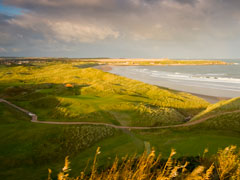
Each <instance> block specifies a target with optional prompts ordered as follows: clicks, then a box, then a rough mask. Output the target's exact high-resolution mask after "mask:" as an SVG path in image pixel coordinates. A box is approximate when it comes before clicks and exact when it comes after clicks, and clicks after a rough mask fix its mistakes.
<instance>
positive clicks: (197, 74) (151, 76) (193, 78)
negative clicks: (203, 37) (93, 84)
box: [110, 59, 240, 98]
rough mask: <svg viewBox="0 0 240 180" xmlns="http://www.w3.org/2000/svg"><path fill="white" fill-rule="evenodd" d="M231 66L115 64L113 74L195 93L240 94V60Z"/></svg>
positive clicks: (233, 95)
mask: <svg viewBox="0 0 240 180" xmlns="http://www.w3.org/2000/svg"><path fill="white" fill-rule="evenodd" d="M222 61H225V62H228V63H231V64H230V65H194V66H189V65H179V66H168V65H164V66H112V70H111V71H110V72H111V73H114V74H118V75H121V76H125V77H128V78H131V79H135V80H139V81H142V82H145V83H149V84H153V85H157V86H161V87H165V88H170V89H174V90H179V91H185V92H189V93H194V94H200V95H207V96H214V97H225V98H233V97H240V59H228V60H226V59H222Z"/></svg>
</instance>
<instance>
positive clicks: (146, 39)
mask: <svg viewBox="0 0 240 180" xmlns="http://www.w3.org/2000/svg"><path fill="white" fill-rule="evenodd" d="M239 9H240V0H0V56H43V57H47V56H55V57H129V58H130V57H131V58H134V57H135V58H141V57H142V58H163V57H168V58H195V59H197V58H240V10H239Z"/></svg>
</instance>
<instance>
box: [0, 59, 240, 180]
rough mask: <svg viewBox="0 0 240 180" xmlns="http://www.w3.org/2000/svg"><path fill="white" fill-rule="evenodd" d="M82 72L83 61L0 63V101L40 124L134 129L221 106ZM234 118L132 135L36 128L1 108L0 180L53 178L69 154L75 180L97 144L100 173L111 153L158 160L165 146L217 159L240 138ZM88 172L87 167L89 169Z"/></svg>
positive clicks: (62, 127)
mask: <svg viewBox="0 0 240 180" xmlns="http://www.w3.org/2000/svg"><path fill="white" fill-rule="evenodd" d="M87 67H88V66H86V65H85V64H82V63H65V64H63V63H60V62H58V63H56V62H48V63H35V64H32V65H31V66H30V65H27V66H3V65H2V66H0V98H4V99H7V100H9V101H11V102H13V103H14V104H17V105H19V106H21V107H23V108H25V109H28V110H30V111H32V112H34V113H36V114H37V115H38V116H39V120H41V121H46V120H48V121H92V122H93V121H94V122H106V123H112V124H117V125H131V126H134V125H135V126H160V125H167V124H179V123H183V122H185V120H186V119H189V117H193V116H196V115H197V114H198V113H199V112H202V114H201V116H204V115H205V114H206V115H207V113H208V112H207V111H209V112H210V110H209V109H211V107H214V106H218V105H213V106H212V105H210V106H209V103H207V102H206V101H204V100H202V99H200V98H198V97H195V96H192V95H190V94H187V93H182V92H177V91H173V90H169V89H165V88H159V87H156V86H152V85H148V84H145V83H142V82H139V81H135V80H131V79H127V78H124V77H120V76H116V75H113V74H110V73H106V72H102V71H100V70H96V69H93V68H87ZM236 102H237V101H236ZM232 103H233V104H232ZM232 103H226V104H228V106H229V107H228V109H227V110H226V111H228V110H229V109H231V110H235V109H238V108H237V107H239V106H238V104H235V101H234V100H233V101H232ZM230 104H232V105H230ZM208 106H209V108H208V109H207V110H206V111H204V110H205V109H206V108H207V107H208ZM232 106H235V108H232ZM219 107H220V106H219ZM223 107H224V106H223ZM221 108H222V106H221ZM214 109H215V110H216V112H222V110H219V111H217V109H218V108H212V109H211V111H212V110H214ZM204 112H206V113H204ZM216 112H214V111H212V112H211V113H212V114H215V113H216ZM196 117H197V116H196ZM238 117H239V116H236V117H233V118H232V119H230V120H229V121H231V122H229V125H231V126H229V127H228V128H219V126H216V127H214V126H212V125H211V124H204V123H207V122H210V121H206V122H204V123H202V124H201V126H200V125H198V126H195V127H185V128H180V127H179V128H174V129H158V130H157V129H155V130H131V131H130V130H127V129H125V130H116V129H113V128H110V127H105V126H91V125H53V124H52V125H51V124H36V123H32V122H30V119H29V117H27V116H26V115H25V114H23V113H21V112H19V111H16V110H15V109H12V108H11V107H9V106H7V105H6V104H3V103H0V124H1V126H0V169H1V170H0V177H3V178H4V179H12V180H13V179H14V180H16V179H19V180H20V179H26V180H28V179H29V180H30V179H31V180H32V179H36V180H38V179H39V180H40V179H46V178H47V169H48V168H52V171H53V174H55V175H56V174H57V173H58V172H59V171H61V169H62V162H63V161H64V157H65V156H67V155H70V159H71V164H72V167H73V170H72V171H71V175H72V176H78V175H79V172H80V171H82V170H84V168H85V166H86V164H87V163H88V162H89V164H92V162H93V158H94V154H95V151H96V149H97V147H99V146H100V147H101V149H102V151H103V152H104V153H103V154H101V156H99V160H98V167H99V169H100V170H102V169H106V168H109V167H110V166H111V164H112V162H113V161H114V158H115V156H118V157H119V158H121V157H123V156H125V155H126V154H129V155H133V154H134V153H136V154H137V155H139V154H141V153H142V152H143V151H144V150H147V151H148V152H149V151H151V148H152V147H155V151H156V153H159V152H161V154H162V158H167V157H168V155H169V151H170V149H171V148H175V149H176V150H177V152H178V153H177V155H176V158H180V157H186V156H187V158H190V159H192V158H193V159H196V156H198V155H199V154H201V153H202V152H203V150H204V149H205V148H209V154H214V153H216V152H217V151H218V149H219V148H224V147H226V146H229V145H231V144H234V145H238V146H240V142H239V138H240V133H239V131H237V127H238V126H237V125H236V124H234V123H235V122H238V121H237V119H235V118H238ZM199 118H200V116H199ZM226 118H228V117H226ZM238 119H239V118H238ZM209 120H210V119H209ZM221 127H226V126H223V125H221ZM235 127H236V128H235ZM234 128H235V129H234ZM90 169H91V166H90V165H89V166H88V168H87V170H88V171H89V170H90ZM55 178H56V177H55Z"/></svg>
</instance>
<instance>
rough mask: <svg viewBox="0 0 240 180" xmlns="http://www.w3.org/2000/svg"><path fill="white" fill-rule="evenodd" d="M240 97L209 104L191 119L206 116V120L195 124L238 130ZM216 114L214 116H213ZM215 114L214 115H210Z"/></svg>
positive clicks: (194, 119) (239, 127)
mask: <svg viewBox="0 0 240 180" xmlns="http://www.w3.org/2000/svg"><path fill="white" fill-rule="evenodd" d="M239 111H240V97H237V98H233V99H230V100H225V101H220V102H218V103H216V104H213V105H210V106H209V107H208V108H207V109H206V110H204V111H202V112H201V113H199V114H198V115H196V116H195V117H194V118H193V119H192V120H191V121H197V120H200V119H202V118H207V117H210V118H209V119H207V121H204V122H203V123H201V124H199V125H197V126H198V127H199V126H200V127H202V128H204V127H207V128H214V129H225V130H231V131H240V112H239ZM215 115H216V116H215ZM212 116H215V117H212Z"/></svg>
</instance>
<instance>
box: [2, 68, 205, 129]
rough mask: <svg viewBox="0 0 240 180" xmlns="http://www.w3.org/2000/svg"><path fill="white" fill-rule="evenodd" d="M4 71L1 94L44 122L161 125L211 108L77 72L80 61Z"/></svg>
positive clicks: (143, 86)
mask: <svg viewBox="0 0 240 180" xmlns="http://www.w3.org/2000/svg"><path fill="white" fill-rule="evenodd" d="M80 65H81V64H80ZM2 69H3V70H2V71H1V72H0V85H1V86H2V87H1V88H0V96H1V97H3V98H5V99H8V100H10V101H12V102H14V103H16V104H18V105H19V106H22V107H24V108H26V109H29V110H30V111H32V112H34V113H36V114H37V115H38V116H39V120H42V121H88V122H105V123H111V124H115V125H128V126H161V125H170V124H180V123H183V122H184V121H185V119H186V118H188V119H189V117H193V116H194V115H196V114H197V113H199V112H200V111H202V110H204V109H205V108H206V107H207V106H208V105H209V103H207V102H206V101H205V100H203V99H201V98H198V97H195V96H192V95H190V94H187V93H182V92H177V91H172V90H167V89H163V88H159V87H157V86H152V85H148V84H145V83H142V82H139V81H136V80H131V79H127V78H124V77H121V76H117V75H113V74H110V73H106V72H103V71H101V70H97V69H93V68H82V66H81V68H79V64H77V63H73V64H62V63H55V64H46V65H45V66H44V65H42V66H13V67H4V68H3V67H2ZM66 84H70V85H72V87H66V86H65V85H66Z"/></svg>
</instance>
